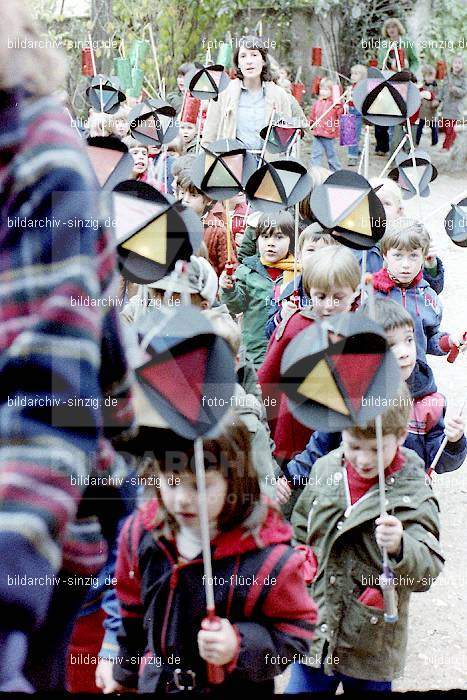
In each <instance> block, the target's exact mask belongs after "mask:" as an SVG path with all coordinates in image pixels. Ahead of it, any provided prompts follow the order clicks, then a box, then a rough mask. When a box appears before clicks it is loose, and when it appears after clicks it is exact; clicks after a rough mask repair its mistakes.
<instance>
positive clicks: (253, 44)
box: [233, 35, 272, 82]
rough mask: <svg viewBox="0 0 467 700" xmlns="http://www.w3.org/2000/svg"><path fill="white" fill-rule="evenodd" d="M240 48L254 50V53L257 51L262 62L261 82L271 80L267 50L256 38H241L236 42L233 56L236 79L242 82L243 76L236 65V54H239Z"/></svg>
mask: <svg viewBox="0 0 467 700" xmlns="http://www.w3.org/2000/svg"><path fill="white" fill-rule="evenodd" d="M241 48H246V49H255V50H256V51H259V52H260V54H261V56H262V58H263V61H264V65H263V69H262V71H261V76H260V77H261V82H265V81H269V80H272V75H271V66H270V65H269V58H268V49H267V47H266V46H265V45H264V42H263V40H262V39H261V38H260V37H258V36H252V35H250V36H242V38H241V39H239V40H238V42H237V45H236V48H235V51H234V55H233V65H234V68H235V70H236V72H237V78H239V80H243V74H242V71H241V70H240V68H239V65H238V54H239V53H240V49H241Z"/></svg>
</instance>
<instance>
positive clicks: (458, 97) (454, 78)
mask: <svg viewBox="0 0 467 700" xmlns="http://www.w3.org/2000/svg"><path fill="white" fill-rule="evenodd" d="M466 92H467V86H466V79H465V71H464V59H463V58H462V56H454V58H453V59H452V65H451V70H450V71H449V73H448V75H447V76H446V78H445V79H444V82H443V86H442V88H441V94H440V98H439V99H440V112H441V115H442V117H443V125H444V134H445V138H444V143H443V149H444V150H446V151H449V149H450V148H451V146H452V145H453V143H454V141H455V140H456V137H457V134H456V122H457V121H462V120H463V117H464V109H463V103H464V97H465V95H466Z"/></svg>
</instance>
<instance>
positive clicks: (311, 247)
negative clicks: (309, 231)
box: [300, 238, 328, 263]
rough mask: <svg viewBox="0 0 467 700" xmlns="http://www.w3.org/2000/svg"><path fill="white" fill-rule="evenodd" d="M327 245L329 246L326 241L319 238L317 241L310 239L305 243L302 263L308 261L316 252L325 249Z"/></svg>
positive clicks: (301, 258)
mask: <svg viewBox="0 0 467 700" xmlns="http://www.w3.org/2000/svg"><path fill="white" fill-rule="evenodd" d="M327 245H328V244H327V243H326V241H324V240H323V239H322V238H317V239H316V240H313V239H312V238H310V239H309V240H308V241H305V243H304V244H303V248H302V250H301V253H300V262H302V263H303V262H304V261H305V260H306V259H307V257H309V256H310V255H311V254H312V253H314V252H315V250H319V249H320V248H325V247H326V246H327Z"/></svg>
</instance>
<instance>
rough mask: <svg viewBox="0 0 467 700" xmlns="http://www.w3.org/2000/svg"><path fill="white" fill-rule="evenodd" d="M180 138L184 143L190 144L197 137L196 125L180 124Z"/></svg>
mask: <svg viewBox="0 0 467 700" xmlns="http://www.w3.org/2000/svg"><path fill="white" fill-rule="evenodd" d="M180 136H181V137H182V141H183V143H190V141H192V140H193V139H194V138H195V136H196V125H195V124H188V122H184V123H183V124H180Z"/></svg>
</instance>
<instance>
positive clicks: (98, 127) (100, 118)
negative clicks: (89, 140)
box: [86, 110, 112, 137]
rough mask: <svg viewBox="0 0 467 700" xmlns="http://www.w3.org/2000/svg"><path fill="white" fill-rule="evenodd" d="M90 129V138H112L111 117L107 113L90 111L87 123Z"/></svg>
mask: <svg viewBox="0 0 467 700" xmlns="http://www.w3.org/2000/svg"><path fill="white" fill-rule="evenodd" d="M86 126H87V128H88V129H89V136H91V137H92V136H111V135H112V122H111V120H110V115H109V114H106V113H105V112H94V110H92V111H91V110H89V117H88V120H87V122H86Z"/></svg>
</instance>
